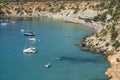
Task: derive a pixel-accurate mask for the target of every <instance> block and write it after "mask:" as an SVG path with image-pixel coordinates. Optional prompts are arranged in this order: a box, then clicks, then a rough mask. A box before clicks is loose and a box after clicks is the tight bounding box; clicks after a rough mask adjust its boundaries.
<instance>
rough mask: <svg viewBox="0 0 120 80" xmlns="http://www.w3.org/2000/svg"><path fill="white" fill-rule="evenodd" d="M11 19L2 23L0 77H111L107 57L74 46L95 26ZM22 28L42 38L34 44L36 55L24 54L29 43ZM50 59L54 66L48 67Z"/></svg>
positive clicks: (44, 79) (78, 79) (20, 79)
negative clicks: (4, 23)
mask: <svg viewBox="0 0 120 80" xmlns="http://www.w3.org/2000/svg"><path fill="white" fill-rule="evenodd" d="M11 20H14V21H15V23H13V22H9V24H8V25H6V26H4V25H0V80H108V78H107V77H106V76H105V71H106V70H107V68H108V67H109V63H108V62H107V60H106V58H105V57H103V56H102V55H100V54H95V53H93V52H87V51H83V50H82V48H81V47H78V46H74V44H76V43H79V42H81V41H83V39H84V37H85V36H87V35H88V34H91V33H92V32H93V30H92V29H90V28H88V27H86V26H84V25H81V24H74V23H65V22H62V21H56V20H50V19H43V18H42V19H41V18H39V19H38V18H30V19H28V18H11ZM21 29H29V30H31V31H33V32H34V33H35V38H37V39H39V40H40V41H37V42H34V43H32V45H34V46H35V47H36V48H37V50H38V52H37V53H36V54H32V55H30V54H24V53H23V49H24V47H25V46H29V45H27V44H26V43H27V42H28V37H27V36H24V35H23V33H22V32H21V31H20V30H21ZM67 36H68V37H67ZM55 58H61V60H57V59H55ZM48 62H49V63H51V67H50V68H45V67H44V66H45V64H47V63H48Z"/></svg>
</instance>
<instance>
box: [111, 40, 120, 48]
mask: <svg viewBox="0 0 120 80" xmlns="http://www.w3.org/2000/svg"><path fill="white" fill-rule="evenodd" d="M112 46H113V47H115V48H118V47H120V42H119V41H118V40H116V41H115V42H114V43H113V45H112Z"/></svg>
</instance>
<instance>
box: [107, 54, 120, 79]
mask: <svg viewBox="0 0 120 80" xmlns="http://www.w3.org/2000/svg"><path fill="white" fill-rule="evenodd" d="M108 60H109V62H110V64H111V68H109V69H108V70H107V72H106V75H107V76H108V77H109V78H110V80H120V54H114V55H109V56H108Z"/></svg>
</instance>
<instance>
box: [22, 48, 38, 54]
mask: <svg viewBox="0 0 120 80" xmlns="http://www.w3.org/2000/svg"><path fill="white" fill-rule="evenodd" d="M36 52H37V50H36V48H35V47H29V48H26V49H24V50H23V53H36Z"/></svg>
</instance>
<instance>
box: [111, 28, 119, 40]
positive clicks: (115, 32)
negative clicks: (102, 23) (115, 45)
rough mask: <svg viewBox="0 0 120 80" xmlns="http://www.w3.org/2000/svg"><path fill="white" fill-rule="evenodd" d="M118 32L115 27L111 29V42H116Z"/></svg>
mask: <svg viewBox="0 0 120 80" xmlns="http://www.w3.org/2000/svg"><path fill="white" fill-rule="evenodd" d="M117 36H118V32H117V31H116V30H115V28H114V27H112V28H111V40H115V38H117Z"/></svg>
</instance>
